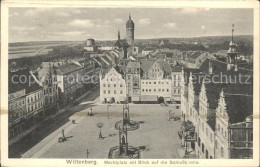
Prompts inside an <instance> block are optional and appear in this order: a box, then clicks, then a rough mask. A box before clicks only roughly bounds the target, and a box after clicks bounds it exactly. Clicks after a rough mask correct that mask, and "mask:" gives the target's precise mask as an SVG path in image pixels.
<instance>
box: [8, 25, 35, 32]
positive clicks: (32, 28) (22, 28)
mask: <svg viewBox="0 0 260 167" xmlns="http://www.w3.org/2000/svg"><path fill="white" fill-rule="evenodd" d="M11 29H12V30H14V31H31V30H35V27H22V26H19V27H17V26H14V27H11Z"/></svg>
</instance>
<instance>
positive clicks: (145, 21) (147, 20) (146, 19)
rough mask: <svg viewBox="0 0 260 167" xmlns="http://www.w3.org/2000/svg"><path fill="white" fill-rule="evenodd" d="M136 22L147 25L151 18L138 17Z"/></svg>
mask: <svg viewBox="0 0 260 167" xmlns="http://www.w3.org/2000/svg"><path fill="white" fill-rule="evenodd" d="M138 23H139V24H141V25H146V26H147V25H150V24H151V20H150V19H149V18H143V19H140V20H139V21H138Z"/></svg>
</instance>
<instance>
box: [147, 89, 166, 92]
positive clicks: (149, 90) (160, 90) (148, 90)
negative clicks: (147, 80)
mask: <svg viewBox="0 0 260 167" xmlns="http://www.w3.org/2000/svg"><path fill="white" fill-rule="evenodd" d="M165 91H166V92H169V89H166V90H165ZM142 92H152V89H142ZM153 92H164V89H158V91H157V90H156V89H154V90H153Z"/></svg>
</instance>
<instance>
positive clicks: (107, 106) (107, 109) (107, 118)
mask: <svg viewBox="0 0 260 167" xmlns="http://www.w3.org/2000/svg"><path fill="white" fill-rule="evenodd" d="M109 106H110V105H109V104H108V105H107V119H110V118H109V113H108V107H109Z"/></svg>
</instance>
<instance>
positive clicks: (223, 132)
mask: <svg viewBox="0 0 260 167" xmlns="http://www.w3.org/2000/svg"><path fill="white" fill-rule="evenodd" d="M220 129H221V131H220ZM218 131H219V132H220V133H221V134H222V135H223V136H225V137H227V131H224V129H223V127H220V124H219V123H218Z"/></svg>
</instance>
